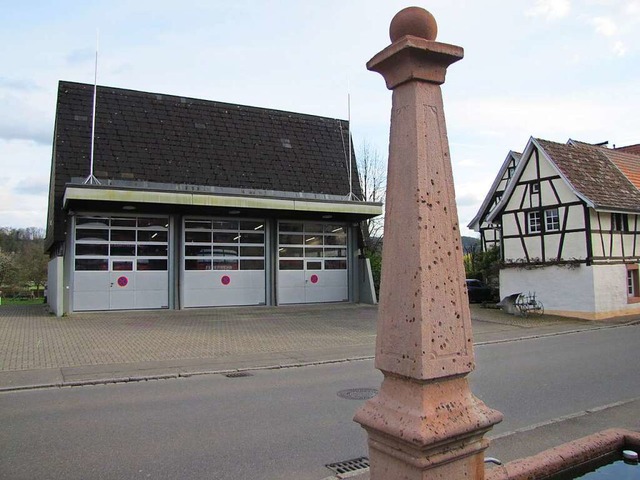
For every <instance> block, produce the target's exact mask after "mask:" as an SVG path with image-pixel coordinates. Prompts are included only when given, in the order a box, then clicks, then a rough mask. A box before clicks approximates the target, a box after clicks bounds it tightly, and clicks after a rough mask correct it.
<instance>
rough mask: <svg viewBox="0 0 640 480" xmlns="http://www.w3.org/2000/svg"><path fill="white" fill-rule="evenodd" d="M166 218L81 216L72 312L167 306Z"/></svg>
mask: <svg viewBox="0 0 640 480" xmlns="http://www.w3.org/2000/svg"><path fill="white" fill-rule="evenodd" d="M168 236H169V219H168V217H152V216H145V217H128V216H118V217H116V216H113V217H111V216H97V215H95V216H85V215H81V216H77V217H76V220H75V227H74V244H73V250H74V272H73V309H74V310H75V311H83V310H129V309H146V308H167V307H168V301H169V276H168Z"/></svg>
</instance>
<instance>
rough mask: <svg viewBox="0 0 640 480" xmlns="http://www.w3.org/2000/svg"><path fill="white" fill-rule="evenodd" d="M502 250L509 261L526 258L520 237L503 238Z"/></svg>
mask: <svg viewBox="0 0 640 480" xmlns="http://www.w3.org/2000/svg"><path fill="white" fill-rule="evenodd" d="M502 250H503V252H504V258H505V260H507V261H510V260H517V259H519V258H524V253H523V252H522V243H521V242H520V239H519V238H505V239H503V240H502Z"/></svg>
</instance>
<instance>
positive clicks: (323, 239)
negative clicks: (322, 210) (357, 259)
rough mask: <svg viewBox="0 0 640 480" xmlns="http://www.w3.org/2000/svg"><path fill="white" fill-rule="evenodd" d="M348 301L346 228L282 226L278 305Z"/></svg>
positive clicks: (309, 224) (332, 225)
mask: <svg viewBox="0 0 640 480" xmlns="http://www.w3.org/2000/svg"><path fill="white" fill-rule="evenodd" d="M348 298H349V288H348V277H347V228H346V226H345V225H341V224H335V223H319V222H284V221H283V222H279V224H278V303H280V304H287V303H320V302H342V301H346V300H348Z"/></svg>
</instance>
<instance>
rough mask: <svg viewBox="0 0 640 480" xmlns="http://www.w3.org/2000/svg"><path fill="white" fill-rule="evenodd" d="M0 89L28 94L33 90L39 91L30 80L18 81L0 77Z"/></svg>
mask: <svg viewBox="0 0 640 480" xmlns="http://www.w3.org/2000/svg"><path fill="white" fill-rule="evenodd" d="M0 89H6V90H17V91H21V92H30V91H33V90H39V89H40V87H39V86H38V85H37V84H36V83H35V82H33V81H31V80H25V79H19V80H18V79H12V78H7V77H0Z"/></svg>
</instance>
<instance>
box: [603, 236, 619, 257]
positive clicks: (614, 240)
mask: <svg viewBox="0 0 640 480" xmlns="http://www.w3.org/2000/svg"><path fill="white" fill-rule="evenodd" d="M605 239H609V240H610V242H611V245H612V247H611V250H610V252H611V256H612V257H621V256H622V235H621V234H620V233H619V232H615V233H613V234H612V235H611V234H610V235H605Z"/></svg>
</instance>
